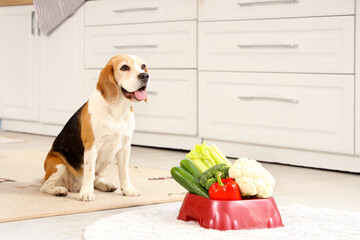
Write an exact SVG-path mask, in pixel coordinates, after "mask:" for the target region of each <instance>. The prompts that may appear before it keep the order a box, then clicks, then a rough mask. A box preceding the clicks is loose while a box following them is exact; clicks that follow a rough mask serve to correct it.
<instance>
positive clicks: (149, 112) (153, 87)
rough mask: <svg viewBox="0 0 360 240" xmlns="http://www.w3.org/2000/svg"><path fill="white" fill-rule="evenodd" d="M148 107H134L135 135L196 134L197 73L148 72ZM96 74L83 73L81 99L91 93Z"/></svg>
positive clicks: (97, 74) (140, 104)
mask: <svg viewBox="0 0 360 240" xmlns="http://www.w3.org/2000/svg"><path fill="white" fill-rule="evenodd" d="M149 73H150V84H149V87H148V103H147V104H146V103H139V104H134V112H135V121H136V127H135V131H140V132H152V133H168V134H181V135H196V134H197V71H196V70H153V69H150V70H149ZM99 74H100V70H86V71H85V90H84V92H85V96H84V99H88V98H89V97H90V95H91V93H92V92H93V91H94V90H95V87H96V83H97V81H98V78H99Z"/></svg>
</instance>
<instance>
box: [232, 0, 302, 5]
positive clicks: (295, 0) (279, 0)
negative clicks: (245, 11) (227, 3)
mask: <svg viewBox="0 0 360 240" xmlns="http://www.w3.org/2000/svg"><path fill="white" fill-rule="evenodd" d="M298 2H299V0H274V1H256V2H255V1H253V2H239V3H238V5H239V6H240V7H250V6H256V5H267V4H269V5H270V4H289V3H298Z"/></svg>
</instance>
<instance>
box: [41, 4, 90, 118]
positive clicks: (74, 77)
mask: <svg viewBox="0 0 360 240" xmlns="http://www.w3.org/2000/svg"><path fill="white" fill-rule="evenodd" d="M83 25H84V9H83V8H80V9H79V10H78V11H77V12H76V14H74V15H72V16H71V17H70V18H69V19H67V21H66V22H64V23H63V24H62V25H61V26H59V27H58V28H57V29H56V30H55V31H54V32H52V33H51V34H50V35H48V36H44V35H40V36H38V45H39V46H38V48H39V51H38V54H39V66H40V67H39V68H38V71H39V80H40V81H39V86H38V87H39V93H40V95H39V97H40V98H39V120H40V121H41V122H43V123H51V124H64V123H66V122H67V120H69V118H70V117H71V116H72V115H73V114H74V112H75V111H76V110H77V109H78V108H79V107H81V106H82V104H83V103H84V102H83V97H82V96H83V91H84V90H83V75H84V74H83V72H84V70H83V69H84V57H83V52H84V44H83V40H84V36H83V35H84V30H83V29H84V26H83Z"/></svg>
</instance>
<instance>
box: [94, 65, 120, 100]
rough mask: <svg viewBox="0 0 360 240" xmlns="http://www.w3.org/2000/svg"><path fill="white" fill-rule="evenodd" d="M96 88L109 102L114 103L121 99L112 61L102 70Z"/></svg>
mask: <svg viewBox="0 0 360 240" xmlns="http://www.w3.org/2000/svg"><path fill="white" fill-rule="evenodd" d="M96 89H97V90H98V91H99V92H100V93H101V95H102V96H103V98H104V99H105V100H106V102H108V103H109V104H112V103H114V102H116V101H117V100H118V99H119V88H118V85H117V83H116V81H115V78H114V68H113V65H112V63H111V62H110V61H109V62H108V64H107V65H106V66H105V67H104V68H103V69H102V70H101V73H100V76H99V81H98V83H97V86H96Z"/></svg>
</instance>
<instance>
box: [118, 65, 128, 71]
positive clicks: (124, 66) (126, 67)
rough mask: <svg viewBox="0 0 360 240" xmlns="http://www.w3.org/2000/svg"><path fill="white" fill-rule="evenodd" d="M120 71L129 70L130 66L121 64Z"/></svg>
mask: <svg viewBox="0 0 360 240" xmlns="http://www.w3.org/2000/svg"><path fill="white" fill-rule="evenodd" d="M120 70H121V71H129V70H130V67H129V66H128V65H123V66H122V67H121V68H120Z"/></svg>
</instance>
